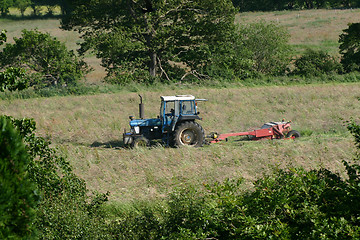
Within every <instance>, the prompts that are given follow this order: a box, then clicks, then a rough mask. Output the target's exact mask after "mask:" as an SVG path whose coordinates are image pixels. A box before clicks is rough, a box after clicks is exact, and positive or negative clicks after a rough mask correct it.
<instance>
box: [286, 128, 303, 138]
mask: <svg viewBox="0 0 360 240" xmlns="http://www.w3.org/2000/svg"><path fill="white" fill-rule="evenodd" d="M286 137H287V138H292V139H295V138H299V137H300V133H299V132H298V131H296V130H291V131H290V132H288V134H287V135H286Z"/></svg>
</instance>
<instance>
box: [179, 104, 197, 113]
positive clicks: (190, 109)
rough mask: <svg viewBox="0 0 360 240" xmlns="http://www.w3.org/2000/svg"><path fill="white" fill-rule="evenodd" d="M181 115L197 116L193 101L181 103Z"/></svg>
mask: <svg viewBox="0 0 360 240" xmlns="http://www.w3.org/2000/svg"><path fill="white" fill-rule="evenodd" d="M181 113H182V114H184V115H193V114H195V107H194V102H193V101H182V102H181Z"/></svg>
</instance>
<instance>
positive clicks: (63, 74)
mask: <svg viewBox="0 0 360 240" xmlns="http://www.w3.org/2000/svg"><path fill="white" fill-rule="evenodd" d="M14 41H15V43H14V44H6V46H5V48H4V49H3V52H1V53H0V66H1V67H3V68H5V67H9V66H12V67H22V68H26V69H29V70H31V71H32V72H34V73H33V74H32V76H31V78H32V79H31V81H30V85H35V86H36V87H42V86H51V85H64V84H65V85H67V84H74V83H76V82H77V80H79V79H80V78H82V77H83V76H84V75H85V74H86V73H87V71H88V67H87V65H86V63H85V62H84V61H82V60H81V59H79V58H78V57H77V56H76V55H75V54H74V52H73V51H68V50H67V48H66V46H65V44H64V43H61V42H60V41H58V40H56V39H55V38H53V37H51V36H50V34H48V33H41V32H39V31H37V30H34V31H28V30H23V31H22V36H21V38H14Z"/></svg>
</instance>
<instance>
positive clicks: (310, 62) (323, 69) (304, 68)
mask: <svg viewBox="0 0 360 240" xmlns="http://www.w3.org/2000/svg"><path fill="white" fill-rule="evenodd" d="M341 69H342V68H341V64H340V63H338V62H337V61H336V60H335V59H334V58H333V57H332V56H330V55H329V54H327V53H325V52H324V51H315V50H311V49H307V50H306V51H305V53H304V54H303V55H302V56H301V57H300V58H298V59H296V61H295V69H294V71H293V73H294V74H298V75H304V76H320V75H322V74H331V73H339V72H341Z"/></svg>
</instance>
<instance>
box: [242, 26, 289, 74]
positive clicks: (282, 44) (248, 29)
mask: <svg viewBox="0 0 360 240" xmlns="http://www.w3.org/2000/svg"><path fill="white" fill-rule="evenodd" d="M239 32H240V33H239V34H240V40H239V41H240V43H241V46H242V48H243V49H244V50H247V56H246V57H247V58H248V59H250V60H251V61H252V62H253V66H252V68H253V70H254V71H255V72H258V73H262V74H270V75H274V74H284V73H285V71H286V68H287V66H288V64H289V61H290V58H289V53H290V52H289V50H290V49H289V45H288V41H289V36H290V35H289V33H288V32H287V31H286V29H285V28H283V27H280V26H277V25H275V24H273V23H266V22H264V21H260V22H257V23H251V24H245V25H242V26H240V29H239ZM244 50H243V51H244Z"/></svg>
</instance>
